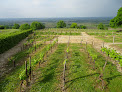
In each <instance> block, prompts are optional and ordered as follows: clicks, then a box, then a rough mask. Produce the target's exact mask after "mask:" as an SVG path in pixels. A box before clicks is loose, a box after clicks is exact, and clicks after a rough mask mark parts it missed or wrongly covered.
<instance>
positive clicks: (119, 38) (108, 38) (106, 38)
mask: <svg viewBox="0 0 122 92" xmlns="http://www.w3.org/2000/svg"><path fill="white" fill-rule="evenodd" d="M96 38H99V39H101V40H103V41H104V42H110V43H112V42H113V36H104V37H101V36H98V37H96ZM114 42H115V43H117V42H122V36H115V40H114Z"/></svg>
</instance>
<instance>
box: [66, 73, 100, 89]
mask: <svg viewBox="0 0 122 92" xmlns="http://www.w3.org/2000/svg"><path fill="white" fill-rule="evenodd" d="M96 74H100V73H94V74H89V75H86V76H81V77H78V78H74V79H72V80H69V81H66V82H65V83H68V82H71V83H70V84H69V85H68V86H67V87H66V88H65V90H66V89H67V88H68V87H70V85H72V84H73V82H75V81H76V80H77V79H80V78H85V77H89V76H93V75H96Z"/></svg>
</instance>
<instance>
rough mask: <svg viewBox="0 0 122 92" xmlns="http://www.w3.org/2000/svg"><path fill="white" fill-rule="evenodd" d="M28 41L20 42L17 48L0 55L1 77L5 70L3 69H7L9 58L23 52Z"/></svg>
mask: <svg viewBox="0 0 122 92" xmlns="http://www.w3.org/2000/svg"><path fill="white" fill-rule="evenodd" d="M26 40H27V38H26V39H24V40H22V41H21V42H19V43H18V44H17V45H16V46H14V47H13V48H11V49H9V50H8V51H6V52H4V53H2V54H0V75H1V73H2V72H3V71H4V70H5V68H3V67H5V65H6V64H7V62H8V58H10V57H11V56H13V55H15V54H16V53H17V52H19V51H21V47H22V46H23V44H24V43H25V42H26Z"/></svg>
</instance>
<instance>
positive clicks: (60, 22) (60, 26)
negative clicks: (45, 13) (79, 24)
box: [57, 20, 66, 28]
mask: <svg viewBox="0 0 122 92" xmlns="http://www.w3.org/2000/svg"><path fill="white" fill-rule="evenodd" d="M64 27H66V23H65V22H64V21H62V20H60V21H59V22H57V28H64Z"/></svg>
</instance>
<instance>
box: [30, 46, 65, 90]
mask: <svg viewBox="0 0 122 92" xmlns="http://www.w3.org/2000/svg"><path fill="white" fill-rule="evenodd" d="M65 50H66V44H60V45H58V48H57V50H56V51H55V52H54V53H53V54H52V55H51V56H49V57H48V58H47V62H48V63H47V65H46V66H45V67H41V68H39V69H38V70H37V72H40V71H41V72H40V74H39V75H37V76H38V78H37V79H36V82H35V84H33V85H32V87H31V89H30V90H29V92H61V90H62V89H61V87H62V85H61V84H62V82H61V79H62V78H61V76H62V71H63V60H64V57H65Z"/></svg>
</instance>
